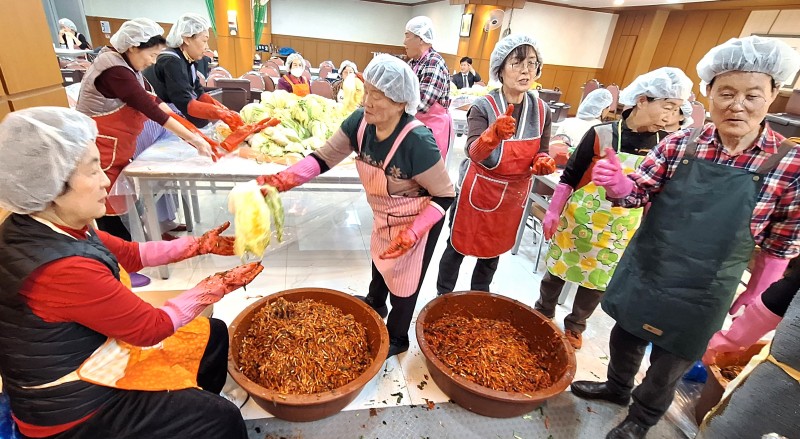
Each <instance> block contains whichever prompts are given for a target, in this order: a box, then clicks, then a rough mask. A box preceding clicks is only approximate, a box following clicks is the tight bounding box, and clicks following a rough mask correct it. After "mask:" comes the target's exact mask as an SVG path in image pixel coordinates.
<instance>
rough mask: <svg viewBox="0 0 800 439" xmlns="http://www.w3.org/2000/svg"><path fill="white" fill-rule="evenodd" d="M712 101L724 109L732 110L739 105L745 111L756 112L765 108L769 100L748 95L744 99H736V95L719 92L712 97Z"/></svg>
mask: <svg viewBox="0 0 800 439" xmlns="http://www.w3.org/2000/svg"><path fill="white" fill-rule="evenodd" d="M711 100H712V101H714V103H715V104H717V105H719V106H720V107H722V108H725V109H728V108H731V107H732V106H733V105H734V104H739V105H741V106H742V107H744V109H745V110H748V111H755V110H759V109H761V108H762V107H764V104H766V103H767V98H765V97H763V96H758V95H746V96H745V97H744V99H739V100H737V99H736V95H735V94H734V93H731V92H726V91H723V92H717V93H714V94H713V95H712V96H711Z"/></svg>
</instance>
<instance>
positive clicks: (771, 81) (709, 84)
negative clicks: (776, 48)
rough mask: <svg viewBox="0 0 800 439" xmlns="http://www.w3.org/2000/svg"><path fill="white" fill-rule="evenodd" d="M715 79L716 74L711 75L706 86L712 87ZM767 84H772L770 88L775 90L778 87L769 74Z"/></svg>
mask: <svg viewBox="0 0 800 439" xmlns="http://www.w3.org/2000/svg"><path fill="white" fill-rule="evenodd" d="M716 80H717V77H716V76H715V77H713V78H711V82H709V83H708V88H711V87H713V86H714V81H716ZM769 84H770V85H771V86H772V89H773V90H775V89H776V88H778V83H777V82H775V78H773V77H772V76H770V77H769Z"/></svg>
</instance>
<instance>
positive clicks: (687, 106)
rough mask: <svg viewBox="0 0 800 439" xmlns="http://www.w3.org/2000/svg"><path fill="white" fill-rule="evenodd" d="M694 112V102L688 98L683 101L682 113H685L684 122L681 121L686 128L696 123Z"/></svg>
mask: <svg viewBox="0 0 800 439" xmlns="http://www.w3.org/2000/svg"><path fill="white" fill-rule="evenodd" d="M693 112H694V108H692V103H691V102H689V100H688V99H686V100H685V101H683V103H682V104H681V114H683V122H681V128H686V127H688V126H689V125H691V124H693V123H694V119H692V113H693Z"/></svg>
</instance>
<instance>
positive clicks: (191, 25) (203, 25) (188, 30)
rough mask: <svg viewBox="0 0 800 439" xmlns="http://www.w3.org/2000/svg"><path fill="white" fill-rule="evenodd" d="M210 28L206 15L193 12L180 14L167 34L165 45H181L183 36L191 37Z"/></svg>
mask: <svg viewBox="0 0 800 439" xmlns="http://www.w3.org/2000/svg"><path fill="white" fill-rule="evenodd" d="M210 28H211V23H209V22H208V20H207V19H206V17H203V16H202V15H200V14H195V13H194V12H189V13H186V14H183V15H181V16H180V17H179V18H178V21H176V22H175V25H173V26H172V29H170V30H169V35H167V46H169V47H181V44H183V37H191V36H194V35H197V34H199V33H200V32H203V31H204V30H208V29H210Z"/></svg>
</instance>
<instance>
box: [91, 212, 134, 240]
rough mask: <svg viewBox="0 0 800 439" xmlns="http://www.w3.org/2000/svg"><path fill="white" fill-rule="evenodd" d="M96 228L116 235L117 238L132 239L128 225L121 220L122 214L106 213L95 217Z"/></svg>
mask: <svg viewBox="0 0 800 439" xmlns="http://www.w3.org/2000/svg"><path fill="white" fill-rule="evenodd" d="M96 221H97V228H98V229H100V230H102V231H104V232H106V233H109V234H111V235H114V236H116V237H117V238H122V239H124V240H126V241H132V240H133V239H132V238H131V232H130V230H128V227H127V226H126V225H125V223H124V222H123V221H122V216H116V215H106V216H103V217H100V218H97V220H96Z"/></svg>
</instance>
